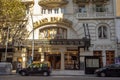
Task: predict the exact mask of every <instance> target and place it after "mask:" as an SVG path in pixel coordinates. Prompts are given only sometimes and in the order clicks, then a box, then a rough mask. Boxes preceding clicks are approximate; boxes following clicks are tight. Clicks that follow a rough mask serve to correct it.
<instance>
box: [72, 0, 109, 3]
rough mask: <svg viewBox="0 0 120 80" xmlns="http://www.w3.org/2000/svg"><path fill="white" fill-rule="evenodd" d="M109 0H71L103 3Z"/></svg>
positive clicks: (74, 0)
mask: <svg viewBox="0 0 120 80" xmlns="http://www.w3.org/2000/svg"><path fill="white" fill-rule="evenodd" d="M107 1H109V0H73V2H74V3H77V4H79V3H88V2H92V3H105V2H107Z"/></svg>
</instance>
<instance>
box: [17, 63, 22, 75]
mask: <svg viewBox="0 0 120 80" xmlns="http://www.w3.org/2000/svg"><path fill="white" fill-rule="evenodd" d="M20 69H22V64H21V62H20V61H18V63H17V68H16V73H18V72H19V70H20Z"/></svg>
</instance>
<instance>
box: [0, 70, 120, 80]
mask: <svg viewBox="0 0 120 80" xmlns="http://www.w3.org/2000/svg"><path fill="white" fill-rule="evenodd" d="M0 80H120V77H96V76H95V75H93V74H92V75H88V74H84V71H81V70H53V71H52V74H51V76H41V75H31V76H20V75H19V74H16V72H15V71H13V72H12V74H10V75H0Z"/></svg>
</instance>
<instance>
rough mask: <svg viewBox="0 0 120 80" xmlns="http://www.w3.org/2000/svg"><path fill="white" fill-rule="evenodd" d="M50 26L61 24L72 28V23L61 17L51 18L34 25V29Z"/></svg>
mask: <svg viewBox="0 0 120 80" xmlns="http://www.w3.org/2000/svg"><path fill="white" fill-rule="evenodd" d="M50 24H61V25H65V26H67V27H70V26H72V21H70V20H68V19H64V18H59V17H51V18H49V19H48V18H44V19H42V20H39V21H37V22H35V23H34V29H36V28H39V27H41V26H44V25H50Z"/></svg>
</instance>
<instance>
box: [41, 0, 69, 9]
mask: <svg viewBox="0 0 120 80" xmlns="http://www.w3.org/2000/svg"><path fill="white" fill-rule="evenodd" d="M67 3H68V1H67V0H41V1H39V5H40V6H42V7H46V8H56V7H61V6H64V5H66V4H67Z"/></svg>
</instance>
